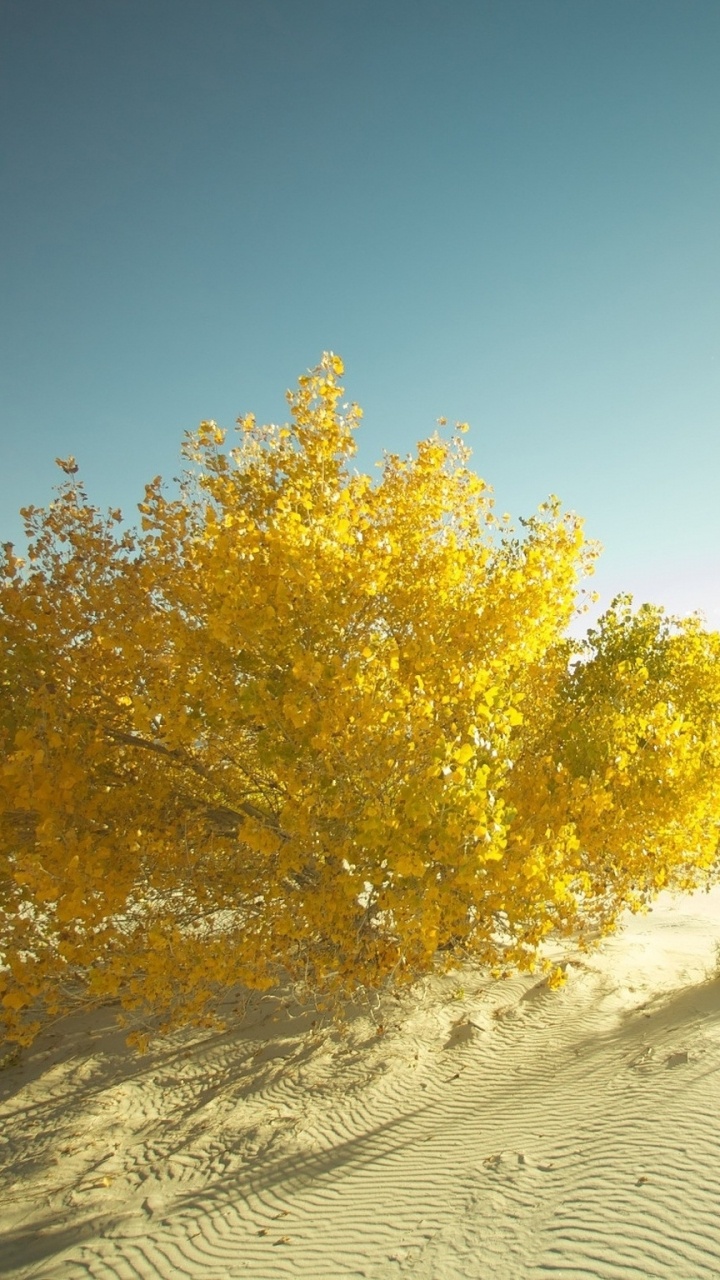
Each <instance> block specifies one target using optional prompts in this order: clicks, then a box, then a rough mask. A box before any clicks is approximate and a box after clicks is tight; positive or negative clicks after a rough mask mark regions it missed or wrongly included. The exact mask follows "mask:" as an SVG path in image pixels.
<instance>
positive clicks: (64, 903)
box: [0, 354, 720, 1042]
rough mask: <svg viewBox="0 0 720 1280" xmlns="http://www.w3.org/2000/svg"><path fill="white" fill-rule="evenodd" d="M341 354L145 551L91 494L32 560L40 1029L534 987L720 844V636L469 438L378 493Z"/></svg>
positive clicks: (10, 976) (22, 626)
mask: <svg viewBox="0 0 720 1280" xmlns="http://www.w3.org/2000/svg"><path fill="white" fill-rule="evenodd" d="M342 372H343V370H342V364H341V362H340V361H339V359H338V358H337V357H336V356H334V355H332V354H328V355H326V356H325V357H324V358H323V361H322V363H321V364H320V365H319V366H318V368H317V369H315V370H314V371H312V372H311V373H310V374H308V375H307V376H305V377H303V378H301V379H300V380H299V385H298V389H297V390H296V391H295V392H294V393H292V394H290V393H289V394H288V399H289V403H290V411H291V419H290V423H289V425H286V426H282V427H276V426H259V425H258V424H257V423H256V422H255V420H254V418H253V417H252V416H248V417H245V418H242V419H240V420H239V421H238V435H239V442H238V443H237V445H236V446H235V447H234V448H231V449H229V450H226V449H225V433H224V432H223V431H222V430H220V429H219V428H218V427H217V426H216V425H215V424H214V423H212V422H205V423H203V424H201V426H200V428H199V429H198V431H197V432H195V433H194V434H192V435H189V436H188V437H187V438H186V441H185V444H184V449H183V452H184V456H185V459H186V462H187V464H188V467H187V470H186V472H185V473H184V475H183V478H182V479H181V481H180V483H179V487H178V489H177V491H176V492H175V495H174V496H170V497H167V496H165V493H164V491H163V486H162V482H161V479H160V477H156V478H155V479H154V480H153V481H152V483H151V484H149V485H148V486H147V487H146V492H145V498H144V501H143V502H142V503H141V504H140V514H141V528H140V529H139V530H137V531H127V530H124V529H123V527H122V521H121V515H120V512H119V511H115V512H110V513H108V514H107V515H103V514H102V513H101V512H100V511H99V510H98V509H97V508H95V507H93V506H92V505H91V504H90V503H89V501H88V499H87V496H86V494H85V491H84V488H83V486H82V483H81V482H80V481H79V480H78V478H77V474H76V473H77V468H76V465H75V462H74V460H73V459H68V460H64V461H60V465H61V467H62V469H63V471H64V472H65V473H66V480H65V482H64V483H63V484H62V486H61V487H60V489H59V490H58V493H57V497H56V498H55V500H54V501H53V502H52V503H51V504H50V506H49V507H48V508H47V509H32V508H30V509H26V510H25V511H24V512H23V514H24V517H25V521H26V528H27V536H28V555H27V560H26V562H25V563H24V562H23V561H21V560H19V559H18V558H16V557H15V556H14V554H13V549H12V547H10V546H9V545H7V546H6V549H5V567H4V578H3V585H2V597H1V599H2V641H3V646H2V652H3V671H2V685H1V689H0V696H1V703H0V732H1V733H2V739H3V747H4V764H3V766H2V775H1V777H0V811H1V813H2V819H1V834H2V851H1V853H0V857H1V859H2V861H1V862H0V951H1V952H2V954H3V956H4V961H3V968H2V970H1V971H0V999H1V1001H2V1008H3V1014H4V1018H5V1033H6V1035H7V1036H8V1037H9V1038H15V1039H19V1040H20V1041H24V1042H27V1041H29V1040H30V1039H31V1038H32V1036H33V1035H34V1034H35V1033H36V1031H37V1029H38V1027H39V1026H40V1025H41V1024H42V1021H43V1019H44V1018H46V1017H47V1016H49V1015H53V1014H55V1013H57V1012H59V1011H61V1010H63V1009H66V1008H69V1007H74V1006H75V1005H77V1003H78V1002H82V1001H94V1000H100V999H110V998H114V999H119V1000H120V1001H121V1003H122V1006H123V1009H124V1010H125V1012H126V1015H127V1017H128V1019H129V1020H130V1022H131V1024H132V1025H134V1026H135V1027H136V1031H137V1035H138V1040H139V1042H142V1039H143V1036H144V1035H145V1034H146V1032H147V1031H148V1030H149V1029H160V1030H165V1029H168V1028H171V1027H174V1026H177V1025H180V1024H182V1023H183V1022H186V1021H198V1020H202V1019H203V1018H206V1017H212V1014H213V1009H214V1008H215V1006H216V1005H217V1002H218V999H219V998H220V996H222V994H223V993H225V992H227V991H228V990H229V989H231V988H233V987H234V986H235V985H236V984H243V985H244V986H246V987H249V988H251V989H265V988H268V987H271V986H273V985H274V984H276V983H279V982H282V981H287V980H290V981H292V982H294V983H295V984H297V985H299V987H300V988H301V990H303V991H306V992H313V993H314V994H316V995H319V996H321V997H322V996H324V997H326V998H327V999H329V1000H332V999H334V998H339V997H342V996H344V995H347V994H350V993H352V992H353V991H356V990H357V989H358V988H368V987H369V988H373V989H377V988H379V987H381V986H383V984H386V983H388V982H393V981H394V982H402V981H409V980H412V979H413V978H415V977H417V976H418V975H419V974H420V973H422V972H424V971H427V970H428V969H429V968H430V967H431V966H432V965H433V964H434V963H436V962H437V959H438V957H442V958H443V959H444V962H445V963H447V964H451V963H454V962H456V961H457V960H458V959H459V958H463V957H474V958H476V959H477V960H479V961H480V962H482V963H483V964H488V965H490V966H495V967H505V966H506V965H520V966H522V967H530V966H532V965H533V964H534V963H535V962H536V960H537V953H538V947H539V945H540V942H541V941H542V939H543V937H545V936H546V935H547V934H549V933H551V932H554V933H558V934H560V935H563V936H579V937H580V938H583V937H586V936H589V934H590V933H591V932H592V931H593V930H595V929H597V928H600V929H607V928H609V927H611V926H612V923H613V921H614V920H615V919H616V917H617V914H618V912H619V911H620V910H621V909H622V907H623V906H624V905H626V904H628V903H629V904H631V905H637V904H638V903H639V902H641V901H643V900H644V899H645V898H646V897H647V895H648V894H649V893H650V892H652V891H654V890H656V889H657V888H658V887H659V886H660V885H662V884H668V885H671V884H681V885H690V884H695V883H696V882H697V881H698V878H699V877H700V876H706V877H707V876H708V875H710V874H711V873H712V871H713V869H714V867H715V860H716V855H717V843H718V816H719V814H720V808H719V806H718V785H717V777H718V769H717V766H718V762H719V754H718V753H719V745H718V707H719V706H720V676H719V675H718V672H719V671H720V666H719V664H718V636H717V635H711V634H708V633H705V632H703V631H702V629H701V628H700V627H699V624H697V623H696V622H693V621H691V622H686V623H683V624H679V623H674V622H673V621H672V620H668V619H666V618H665V616H664V614H663V613H662V611H660V610H653V609H645V610H640V612H639V613H638V614H636V615H634V614H633V613H632V610H631V608H630V605H629V602H627V601H622V600H620V601H618V602H616V603H615V605H614V606H613V608H612V609H611V610H610V611H609V613H608V614H607V615H606V616H605V618H604V619H603V620H602V621H601V623H600V624H599V627H598V629H597V630H596V631H595V632H594V633H591V636H590V639H589V640H588V642H587V644H586V645H585V646H580V645H578V643H577V642H573V641H570V640H568V639H566V638H565V632H566V628H567V625H568V623H569V621H570V619H571V617H572V615H573V611H574V609H575V607H576V596H577V590H578V583H579V581H580V580H581V579H582V577H583V576H585V575H586V574H587V573H589V572H591V570H592V565H593V561H594V558H595V555H596V553H597V551H596V548H595V547H594V546H592V545H588V544H587V543H586V542H585V541H584V536H583V531H582V522H581V521H580V520H579V519H578V517H576V516H575V515H572V514H563V513H562V512H561V509H560V505H559V502H558V500H557V499H556V498H554V497H553V498H551V499H550V500H549V501H548V502H547V503H545V504H543V505H542V506H541V507H540V508H539V510H538V513H537V514H536V515H534V516H532V517H531V518H529V519H528V520H525V521H523V522H522V524H523V526H524V530H523V535H522V537H518V536H516V535H515V532H514V531H513V530H512V528H510V526H509V525H508V522H507V518H506V517H503V518H502V519H501V520H500V519H498V518H497V517H496V516H495V514H494V510H493V499H492V494H491V491H490V490H489V489H488V487H487V486H486V485H485V483H484V482H483V481H482V480H481V479H480V478H479V477H478V476H477V475H476V474H474V473H473V471H471V470H470V468H469V466H468V462H469V451H468V450H467V448H466V447H465V445H464V442H463V440H462V431H463V429H464V428H463V426H462V424H460V426H459V428H458V429H457V430H456V431H455V432H453V433H452V434H451V437H450V438H449V439H447V438H444V437H441V436H440V435H438V434H436V435H434V436H433V437H432V438H430V439H428V440H426V441H424V442H423V443H421V444H420V445H419V446H418V449H417V455H416V456H415V457H414V458H406V459H401V458H399V457H396V456H388V457H386V458H385V461H384V464H383V467H382V470H381V473H380V475H379V477H378V478H377V479H376V480H372V479H371V478H370V477H369V476H367V475H363V474H358V473H357V472H356V471H355V470H353V469H352V466H351V462H352V457H353V454H354V451H355V445H354V431H355V428H356V427H357V425H358V422H359V419H360V416H361V415H360V410H359V409H358V408H357V407H356V406H350V407H347V406H344V407H341V404H340V402H341V400H342V396H343V388H342V387H341V386H340V384H339V379H340V377H341V376H342Z"/></svg>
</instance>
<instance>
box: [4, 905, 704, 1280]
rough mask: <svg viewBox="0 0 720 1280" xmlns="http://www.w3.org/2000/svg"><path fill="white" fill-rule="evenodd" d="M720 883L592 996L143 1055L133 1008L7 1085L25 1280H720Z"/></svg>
mask: <svg viewBox="0 0 720 1280" xmlns="http://www.w3.org/2000/svg"><path fill="white" fill-rule="evenodd" d="M719 954H720V887H719V888H715V889H713V890H712V891H711V892H710V893H698V894H693V895H685V896H680V897H672V896H671V895H669V894H665V895H663V896H662V897H661V898H660V899H659V900H658V903H657V904H656V906H655V907H654V909H653V910H652V911H651V912H650V913H649V914H646V915H638V916H633V917H627V919H625V920H624V921H623V926H622V928H621V929H620V930H619V931H618V932H617V933H616V934H615V935H613V936H612V937H611V938H608V939H606V940H605V941H604V942H603V943H602V944H601V945H600V947H599V949H598V950H597V951H594V952H592V953H590V954H580V953H576V952H574V951H573V950H572V949H569V950H567V951H566V958H567V970H566V972H567V982H566V984H565V986H564V987H562V988H560V989H557V990H550V989H549V988H548V987H547V985H546V983H545V982H544V981H542V980H541V979H540V977H539V976H538V975H535V976H532V975H525V976H522V977H510V978H506V979H500V980H495V981H492V980H489V979H488V978H486V977H483V976H482V975H481V974H480V973H479V972H477V971H473V970H471V969H468V970H464V971H460V972H457V973H454V974H451V975H444V976H439V975H438V976H433V977H431V978H428V979H426V980H424V981H422V982H421V983H419V984H418V985H417V986H416V987H414V988H413V989H412V990H409V991H407V992H405V993H403V995H402V998H401V999H389V1000H387V1001H386V1002H385V1003H384V1005H383V1006H382V1007H379V1008H374V1009H371V1008H362V1009H357V1010H355V1011H354V1012H353V1013H352V1015H351V1017H350V1019H349V1021H348V1023H347V1024H346V1025H345V1026H344V1027H340V1026H337V1025H335V1024H333V1023H331V1022H330V1023H328V1022H327V1021H323V1018H322V1017H321V1016H319V1015H317V1014H316V1013H314V1012H312V1011H310V1012H308V1011H307V1010H304V1011H303V1010H300V1009H298V1008H297V1007H296V1006H295V1005H293V1003H292V1002H291V1001H289V1000H285V999H283V998H276V997H272V998H271V997H267V996H266V997H264V998H262V999H260V998H256V999H254V1000H251V1001H250V1002H249V1003H248V1004H247V1006H246V1007H245V1008H244V1011H241V1012H239V1013H237V1014H235V1015H234V1016H233V1017H232V1018H231V1020H230V1023H229V1025H228V1029H227V1030H226V1031H224V1032H221V1033H219V1032H213V1033H208V1032H207V1031H205V1032H193V1033H189V1032H183V1033H180V1034H178V1035H176V1036H174V1037H173V1038H172V1039H171V1040H169V1041H165V1042H164V1043H162V1044H161V1045H157V1046H156V1047H155V1048H154V1049H152V1050H151V1052H149V1053H148V1054H147V1055H145V1056H144V1057H137V1056H136V1055H134V1054H133V1053H132V1052H131V1051H130V1050H128V1049H127V1048H126V1046H125V1043H124V1033H123V1032H122V1031H120V1030H118V1028H117V1026H116V1024H115V1021H114V1016H115V1015H114V1011H113V1010H112V1009H102V1010H99V1011H96V1012H95V1013H91V1014H83V1015H78V1016H75V1017H72V1018H68V1019H65V1020H64V1021H62V1022H59V1023H57V1024H56V1025H55V1026H53V1027H51V1028H49V1029H48V1030H47V1031H46V1032H45V1033H44V1034H43V1035H42V1036H41V1037H40V1039H39V1040H38V1041H37V1042H36V1043H35V1045H33V1047H32V1048H31V1049H29V1050H25V1051H23V1052H22V1054H21V1055H20V1056H19V1057H18V1058H17V1059H16V1060H13V1057H12V1055H10V1056H6V1058H5V1059H4V1061H3V1068H2V1070H1V1071H0V1164H1V1166H2V1195H1V1198H0V1223H1V1230H0V1273H1V1274H3V1275H7V1276H11V1277H14V1278H15V1280H31V1278H32V1280H80V1278H81V1277H82V1278H87V1277H92V1278H93V1280H146V1278H151V1277H162V1278H163V1280H165V1278H167V1280H170V1277H172V1278H173V1280H176V1278H180V1280H185V1278H191V1277H192V1280H234V1278H235V1277H242V1278H243V1280H280V1277H286V1276H291V1277H297V1278H300V1280H303V1278H304V1280H346V1278H347V1280H349V1278H350V1277H353V1278H354V1277H365V1278H366V1280H391V1278H393V1277H396V1276H397V1277H402V1276H408V1277H413V1280H461V1278H462V1280H465V1278H466V1277H467V1278H468V1280H485V1278H486V1277H487V1278H488V1280H491V1278H492V1280H541V1278H543V1280H551V1278H552V1277H557V1278H559V1277H562V1278H563V1280H590V1278H591V1277H602V1280H640V1278H641V1277H642V1278H643V1280H646V1278H650V1280H655V1278H660V1277H662V1278H663V1280H665V1278H667V1280H710V1278H711V1277H712V1278H713V1280H717V1278H718V1277H720V976H718V975H719V974H720V961H719Z"/></svg>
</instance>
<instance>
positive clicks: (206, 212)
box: [0, 0, 720, 626]
mask: <svg viewBox="0 0 720 1280" xmlns="http://www.w3.org/2000/svg"><path fill="white" fill-rule="evenodd" d="M0 49H1V50H2V52H1V54H0V57H1V59H2V68H1V73H0V120H1V121H2V126H1V127H2V151H3V154H4V179H3V183H2V186H3V195H2V200H1V201H0V255H1V257H2V277H1V289H2V300H3V301H2V321H1V323H2V333H0V379H1V381H0V422H1V423H2V432H3V445H4V448H3V458H4V462H5V466H4V467H3V474H2V478H1V480H0V508H1V509H0V516H1V520H0V534H2V540H5V539H7V538H11V539H14V540H16V541H19V532H20V521H19V518H18V515H17V509H18V507H19V506H20V505H21V504H23V503H36V504H44V503H45V502H46V501H47V500H48V499H49V497H50V494H51V487H52V485H53V484H54V483H55V482H56V479H57V472H56V469H55V467H54V465H53V459H54V457H55V456H56V455H57V454H60V455H63V456H64V455H66V454H69V453H72V454H74V455H75V456H76V457H77V458H78V460H79V462H80V465H81V471H82V473H83V475H84V477H85V478H86V480H87V483H88V487H89V490H90V495H91V497H92V498H93V499H94V500H95V501H97V502H98V503H99V504H101V505H109V504H112V505H113V506H114V505H121V506H122V507H123V509H124V510H125V512H126V513H127V514H129V515H131V516H132V515H133V507H134V503H135V502H137V501H138V500H139V499H140V498H141V497H142V486H143V484H144V482H145V480H147V479H150V478H151V477H152V476H153V475H155V474H156V473H158V472H160V473H162V474H163V475H164V476H166V477H168V478H169V479H170V478H171V477H172V476H173V475H174V474H176V473H177V470H178V465H179V463H178V449H179V443H180V439H181V436H182V433H183V432H184V431H185V430H188V429H191V428H193V427H194V426H196V425H197V423H198V422H199V421H200V419H202V418H214V419H216V420H217V421H218V422H220V423H221V424H223V425H228V426H230V425H232V423H233V422H234V420H235V418H236V417H237V415H238V414H239V413H243V412H246V411H253V412H255V413H257V415H258V416H259V417H261V418H264V419H266V420H267V419H273V420H284V418H285V416H286V415H285V409H286V406H285V402H284V391H285V389H286V388H287V387H288V386H290V385H292V384H293V383H294V382H295V380H296V378H297V376H298V375H299V374H300V373H302V372H303V371H304V370H305V369H306V368H307V367H309V366H311V365H314V364H315V363H316V362H317V360H318V359H319V357H320V354H321V352H322V351H323V350H324V349H332V350H334V351H337V352H339V353H340V354H341V355H342V356H343V358H344V360H345V363H346V368H347V374H346V380H345V385H346V388H347V393H348V398H351V399H354V400H357V401H359V402H360V404H361V405H362V406H363V408H364V410H365V419H364V425H363V427H362V431H361V435H360V440H359V443H360V453H359V465H360V466H361V467H362V468H363V469H366V470H370V469H371V468H372V466H373V463H374V461H375V460H376V459H377V458H378V457H379V456H380V455H381V453H382V451H383V450H384V449H386V450H389V451H392V452H401V453H404V452H407V451H409V450H411V449H412V448H413V446H414V444H415V443H416V441H417V440H418V439H421V438H423V437H425V436H427V435H428V434H430V433H431V432H432V430H433V429H434V426H435V420H436V419H437V418H438V417H439V416H441V415H445V416H447V417H448V418H449V419H450V420H451V421H452V420H453V419H462V420H469V422H470V423H471V431H470V433H469V435H468V437H467V440H468V443H469V444H470V445H471V447H472V448H473V465H474V466H475V468H476V469H477V471H478V472H479V473H480V474H481V475H483V477H484V478H485V479H486V480H487V481H488V482H489V483H490V484H492V485H493V486H494V488H495V491H496V496H497V502H498V506H499V508H500V510H501V511H504V510H507V511H510V512H512V513H513V515H516V516H519V515H528V514H530V512H531V511H533V510H534V509H535V508H536V506H537V505H538V503H540V502H541V501H542V500H543V499H544V498H545V497H546V496H547V495H548V494H549V493H550V492H555V493H557V494H558V495H559V496H560V498H561V499H562V501H563V503H564V504H565V505H566V506H567V507H568V508H570V509H573V510H576V511H578V512H579V513H580V514H581V515H583V516H584V517H585V519H586V525H587V531H588V534H589V535H590V536H592V537H595V538H598V539H599V540H600V541H601V542H602V543H603V544H604V547H605V552H604V555H603V558H602V560H601V562H600V567H599V569H598V573H597V575H596V579H595V583H594V584H593V585H595V586H596V587H597V588H598V589H599V590H600V591H601V593H602V597H603V603H604V604H607V603H608V602H609V599H610V597H611V596H612V595H613V594H614V593H615V592H617V591H619V590H623V589H627V590H630V591H632V592H633V593H634V594H635V595H636V599H637V601H638V602H639V601H640V600H642V599H653V600H656V601H658V602H660V603H665V604H667V605H668V606H669V607H670V608H671V609H676V610H681V611H689V610H692V609H694V608H698V607H699V608H703V609H704V610H705V611H706V613H707V617H708V621H709V622H710V623H711V624H712V625H714V626H720V501H718V495H717V488H718V477H719V476H720V443H719V442H720V288H719V285H720V75H719V74H718V67H719V66H720V4H718V2H717V0H674V2H672V3H667V2H666V0H442V2H439V0H437V2H436V0H333V2H332V3H330V2H328V3H325V0H63V2H62V4H58V3H57V0H0Z"/></svg>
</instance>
